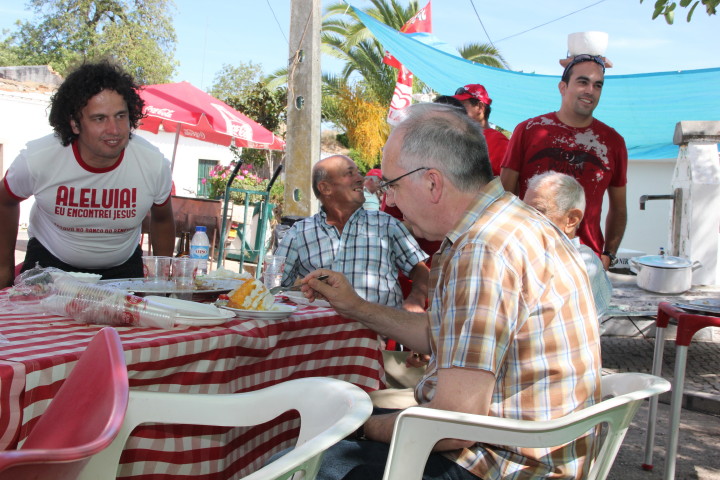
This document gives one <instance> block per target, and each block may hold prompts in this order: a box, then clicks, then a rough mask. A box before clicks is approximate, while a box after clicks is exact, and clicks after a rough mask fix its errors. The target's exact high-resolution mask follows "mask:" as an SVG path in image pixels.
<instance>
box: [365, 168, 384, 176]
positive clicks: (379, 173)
mask: <svg viewBox="0 0 720 480" xmlns="http://www.w3.org/2000/svg"><path fill="white" fill-rule="evenodd" d="M365 176H366V177H378V178H382V170H380V169H379V168H373V169H371V170H369V171H368V172H367V173H366V174H365Z"/></svg>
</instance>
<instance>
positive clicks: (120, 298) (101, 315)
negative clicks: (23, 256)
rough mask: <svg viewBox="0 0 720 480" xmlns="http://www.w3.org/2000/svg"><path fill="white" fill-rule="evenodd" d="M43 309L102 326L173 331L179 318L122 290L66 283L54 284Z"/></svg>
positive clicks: (43, 302) (72, 282)
mask: <svg viewBox="0 0 720 480" xmlns="http://www.w3.org/2000/svg"><path fill="white" fill-rule="evenodd" d="M41 305H42V307H43V310H44V311H46V312H47V313H53V314H56V315H63V316H66V317H72V318H74V319H75V320H78V321H80V322H83V323H88V324H100V325H115V326H122V325H134V326H140V327H156V328H172V327H173V325H174V322H175V314H176V312H175V311H174V310H173V309H168V308H158V307H157V306H156V305H150V304H148V302H146V301H145V300H144V299H143V298H141V297H138V296H135V295H131V294H128V293H126V292H125V291H123V290H120V289H116V288H111V287H105V286H101V285H92V284H86V283H80V282H77V281H73V280H65V279H59V280H58V281H56V282H55V291H54V295H51V296H50V297H48V298H46V299H44V300H43V301H42V302H41Z"/></svg>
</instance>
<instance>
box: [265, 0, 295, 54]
mask: <svg viewBox="0 0 720 480" xmlns="http://www.w3.org/2000/svg"><path fill="white" fill-rule="evenodd" d="M265 2H267V4H268V7H269V8H270V12H272V16H273V18H274V19H275V23H277V26H278V29H279V30H280V34H281V35H282V36H283V38H284V39H285V43H287V44H288V45H290V41H289V40H288V39H287V37H286V36H285V32H283V29H282V26H281V25H280V22H279V21H278V18H277V15H275V10H273V8H272V5H270V0H265Z"/></svg>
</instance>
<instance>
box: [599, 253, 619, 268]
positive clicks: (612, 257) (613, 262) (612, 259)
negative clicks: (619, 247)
mask: <svg viewBox="0 0 720 480" xmlns="http://www.w3.org/2000/svg"><path fill="white" fill-rule="evenodd" d="M602 254H603V255H605V256H606V257H608V258H610V266H611V267H614V266H615V265H616V264H617V263H618V259H617V257H616V256H615V254H613V253H611V252H610V250H605V251H604V252H602Z"/></svg>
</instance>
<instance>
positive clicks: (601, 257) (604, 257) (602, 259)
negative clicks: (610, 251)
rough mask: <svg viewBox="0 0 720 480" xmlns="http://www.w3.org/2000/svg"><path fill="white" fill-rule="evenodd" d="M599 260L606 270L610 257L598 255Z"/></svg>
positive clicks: (608, 267)
mask: <svg viewBox="0 0 720 480" xmlns="http://www.w3.org/2000/svg"><path fill="white" fill-rule="evenodd" d="M600 261H601V262H602V265H603V268H604V269H605V271H606V272H607V271H608V270H609V269H610V257H608V256H607V255H600Z"/></svg>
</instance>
